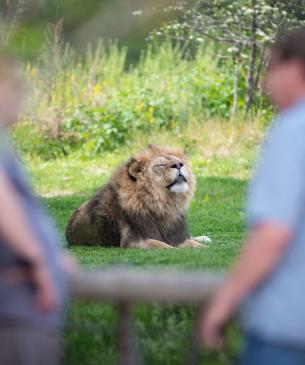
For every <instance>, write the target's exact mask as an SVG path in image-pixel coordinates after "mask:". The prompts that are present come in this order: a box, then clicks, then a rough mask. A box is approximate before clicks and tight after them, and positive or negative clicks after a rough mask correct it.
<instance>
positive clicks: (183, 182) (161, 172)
mask: <svg viewBox="0 0 305 365" xmlns="http://www.w3.org/2000/svg"><path fill="white" fill-rule="evenodd" d="M146 176H147V177H149V179H150V181H151V182H152V183H153V184H155V185H158V186H159V187H162V188H165V189H168V190H169V191H170V192H173V193H186V192H187V191H189V182H190V181H189V180H190V171H189V167H188V166H187V161H186V159H185V158H182V157H179V156H175V155H160V156H156V157H155V158H153V159H152V160H151V161H150V163H149V164H148V166H147V168H146Z"/></svg>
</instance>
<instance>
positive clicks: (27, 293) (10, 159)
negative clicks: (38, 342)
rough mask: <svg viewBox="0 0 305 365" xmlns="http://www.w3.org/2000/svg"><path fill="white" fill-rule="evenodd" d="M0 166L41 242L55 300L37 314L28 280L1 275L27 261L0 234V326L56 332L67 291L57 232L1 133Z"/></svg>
mask: <svg viewBox="0 0 305 365" xmlns="http://www.w3.org/2000/svg"><path fill="white" fill-rule="evenodd" d="M0 169H1V170H2V171H4V172H5V174H6V175H7V177H8V179H9V180H10V182H11V184H12V186H13V188H14V189H15V191H16V194H17V195H18V197H19V199H20V201H21V204H22V205H23V208H24V210H25V212H26V214H27V218H28V224H29V225H30V226H31V227H32V230H33V232H34V234H36V237H37V239H38V241H39V242H40V244H41V247H42V249H43V251H44V253H45V257H46V261H47V264H48V266H49V269H50V271H51V273H52V276H53V280H54V283H55V286H56V289H57V295H58V299H59V305H58V308H57V310H55V311H53V312H51V313H47V314H45V313H41V312H39V311H38V310H37V308H36V305H35V288H34V287H33V285H32V284H31V283H30V282H23V283H14V284H13V283H11V282H9V281H8V280H7V278H5V276H3V275H2V276H1V270H3V271H4V272H5V270H6V269H9V268H24V267H26V266H27V263H25V262H24V261H23V260H22V258H20V257H18V255H17V254H16V253H15V252H14V251H13V250H12V249H11V247H10V245H9V244H8V242H6V241H5V240H4V239H3V237H1V233H0V325H1V323H4V322H5V323H6V322H14V323H17V324H27V325H30V326H34V327H36V328H41V329H43V330H46V331H51V332H54V331H57V330H58V329H59V327H60V326H61V322H62V315H63V308H64V303H65V300H66V292H67V288H66V278H65V275H64V273H63V272H62V269H61V264H60V260H61V258H60V255H61V250H60V248H59V247H58V245H57V244H58V242H59V239H58V235H57V233H56V230H55V228H54V226H53V222H52V221H51V220H50V218H49V217H48V215H47V214H46V212H45V210H44V208H43V207H42V206H41V204H40V202H39V201H38V199H37V198H36V197H35V196H34V195H33V194H32V192H31V190H30V188H29V185H28V182H27V179H26V176H25V175H24V172H23V170H22V168H21V166H20V164H19V161H18V160H17V157H16V156H15V155H14V153H13V152H12V150H11V149H10V148H9V146H8V143H7V141H6V139H5V138H4V137H3V136H0Z"/></svg>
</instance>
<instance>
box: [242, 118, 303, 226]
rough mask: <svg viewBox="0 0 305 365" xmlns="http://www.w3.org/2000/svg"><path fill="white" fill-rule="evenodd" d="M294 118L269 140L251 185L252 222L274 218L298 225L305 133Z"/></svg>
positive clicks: (252, 223) (249, 209)
mask: <svg viewBox="0 0 305 365" xmlns="http://www.w3.org/2000/svg"><path fill="white" fill-rule="evenodd" d="M302 132H303V128H300V126H299V125H298V124H297V123H294V121H290V120H287V121H283V122H282V123H281V125H278V126H277V127H275V128H274V130H273V131H272V132H271V134H270V136H269V139H268V140H267V141H266V144H265V148H264V150H263V153H262V156H261V161H260V164H259V166H258V170H257V173H256V176H255V177H254V179H253V181H252V184H251V185H250V190H249V197H248V205H247V213H248V220H249V224H250V225H255V224H258V223H264V222H266V221H272V222H276V223H281V224H284V225H286V226H287V227H289V228H291V229H294V228H295V226H296V224H297V222H298V219H299V216H300V213H301V209H302V206H303V205H304V203H305V201H304V196H305V169H304V167H305V166H304V160H305V158H304V157H305V148H304V146H305V139H304V137H305V134H304V133H302Z"/></svg>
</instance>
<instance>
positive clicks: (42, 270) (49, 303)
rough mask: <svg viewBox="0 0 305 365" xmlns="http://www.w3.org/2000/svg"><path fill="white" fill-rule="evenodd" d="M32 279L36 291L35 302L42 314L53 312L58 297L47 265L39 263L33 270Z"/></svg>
mask: <svg viewBox="0 0 305 365" xmlns="http://www.w3.org/2000/svg"><path fill="white" fill-rule="evenodd" d="M31 278H32V282H33V284H34V285H35V289H36V298H35V302H36V304H37V307H38V309H39V310H40V311H41V312H51V311H53V310H55V309H56V307H57V304H58V297H57V293H56V288H55V284H54V280H53V278H52V275H51V272H50V270H49V269H48V267H47V265H46V264H43V263H39V264H35V265H33V267H32V268H31Z"/></svg>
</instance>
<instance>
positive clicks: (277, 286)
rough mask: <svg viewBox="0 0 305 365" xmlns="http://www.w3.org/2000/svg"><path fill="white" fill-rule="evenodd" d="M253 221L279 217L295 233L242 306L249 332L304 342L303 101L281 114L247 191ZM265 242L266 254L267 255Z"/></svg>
mask: <svg viewBox="0 0 305 365" xmlns="http://www.w3.org/2000/svg"><path fill="white" fill-rule="evenodd" d="M247 208H248V218H249V225H250V226H254V225H256V224H258V223H265V222H276V223H280V224H282V225H284V226H286V227H288V228H289V229H291V230H292V232H293V238H292V241H291V242H290V245H289V247H288V249H287V250H286V251H285V253H284V256H283V257H282V259H281V261H280V263H279V264H278V265H277V267H276V268H275V270H274V271H273V272H272V274H271V275H269V277H268V278H267V280H266V281H265V282H264V283H263V284H262V285H260V286H259V287H258V288H257V289H256V290H255V291H254V292H253V293H252V294H251V295H250V296H249V297H248V298H247V299H246V301H245V303H244V304H243V306H242V310H241V315H242V325H243V327H244V328H245V330H246V332H248V333H252V334H255V335H259V336H260V337H261V338H264V339H266V340H270V341H273V342H278V343H286V344H293V345H299V346H302V347H305V101H304V100H303V101H302V102H300V103H298V104H297V105H295V106H293V107H291V108H289V109H287V110H286V111H284V112H283V113H281V114H280V115H279V117H278V118H277V120H276V121H275V123H274V124H273V126H272V129H271V130H270V132H269V135H268V137H267V139H266V141H265V144H264V148H263V151H262V156H261V160H260V162H259V166H258V169H257V172H256V175H255V177H254V179H253V181H252V183H251V186H250V189H249V197H248V207H247ZM267 250H268V247H266V255H268V251H267Z"/></svg>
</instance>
